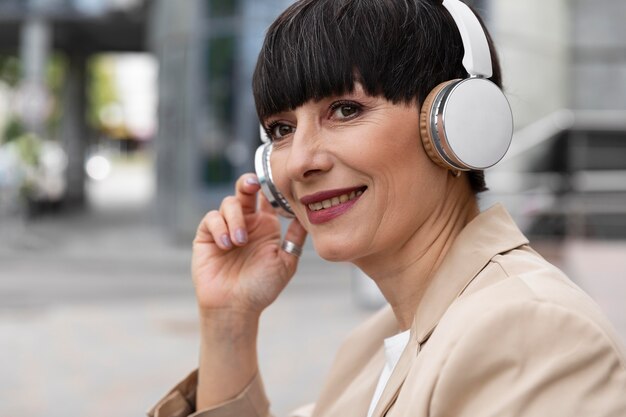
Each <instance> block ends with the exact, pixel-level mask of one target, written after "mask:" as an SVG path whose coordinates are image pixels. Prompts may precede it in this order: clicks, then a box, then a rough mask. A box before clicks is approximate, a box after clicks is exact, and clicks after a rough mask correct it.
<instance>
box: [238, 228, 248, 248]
mask: <svg viewBox="0 0 626 417" xmlns="http://www.w3.org/2000/svg"><path fill="white" fill-rule="evenodd" d="M235 240H236V241H237V243H239V244H240V245H241V244H244V243H246V241H247V240H248V234H247V233H246V231H245V230H243V229H237V230H236V231H235Z"/></svg>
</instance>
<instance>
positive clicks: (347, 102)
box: [330, 100, 363, 120]
mask: <svg viewBox="0 0 626 417" xmlns="http://www.w3.org/2000/svg"><path fill="white" fill-rule="evenodd" d="M343 106H349V107H353V108H354V109H355V110H356V113H355V114H354V115H352V116H348V117H347V118H346V119H347V120H351V119H353V118H354V117H356V116H358V115H359V114H360V112H361V111H362V110H363V106H362V105H360V104H359V103H356V102H354V101H350V100H341V101H336V102H334V103H333V104H331V105H330V111H331V114H332V113H334V112H336V111H337V110H338V109H340V108H341V107H343Z"/></svg>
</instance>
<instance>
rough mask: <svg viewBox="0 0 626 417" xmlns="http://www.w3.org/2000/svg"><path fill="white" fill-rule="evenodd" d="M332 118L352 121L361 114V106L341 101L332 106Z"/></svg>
mask: <svg viewBox="0 0 626 417" xmlns="http://www.w3.org/2000/svg"><path fill="white" fill-rule="evenodd" d="M331 110H332V117H334V118H337V119H340V120H341V119H352V118H353V117H356V116H358V115H359V114H360V112H361V106H360V105H359V104H357V103H354V102H349V101H347V102H346V101H340V102H337V103H333V105H332V106H331Z"/></svg>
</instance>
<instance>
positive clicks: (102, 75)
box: [87, 55, 126, 137]
mask: <svg viewBox="0 0 626 417" xmlns="http://www.w3.org/2000/svg"><path fill="white" fill-rule="evenodd" d="M87 79H88V81H87V108H88V110H87V121H88V123H89V125H90V126H91V127H92V128H94V129H97V130H101V131H106V132H107V133H108V134H109V135H110V136H113V137H124V135H125V134H126V132H125V129H124V126H123V124H121V123H120V120H119V117H116V116H115V115H114V114H112V113H113V112H114V111H115V110H114V109H119V97H118V94H117V90H116V87H115V66H114V63H113V60H112V58H111V57H109V56H106V55H100V56H96V57H93V58H91V59H90V60H89V61H88V64H87Z"/></svg>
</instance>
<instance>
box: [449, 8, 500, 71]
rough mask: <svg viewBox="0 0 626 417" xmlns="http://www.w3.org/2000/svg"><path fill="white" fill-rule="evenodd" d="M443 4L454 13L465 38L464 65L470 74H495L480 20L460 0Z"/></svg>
mask: <svg viewBox="0 0 626 417" xmlns="http://www.w3.org/2000/svg"><path fill="white" fill-rule="evenodd" d="M443 6H444V7H445V8H446V9H448V12H449V13H450V15H452V18H453V19H454V22H455V23H456V25H457V27H458V29H459V33H460V34H461V39H462V40H463V48H464V49H465V54H464V55H463V67H465V70H466V71H467V73H468V74H469V75H472V76H480V77H485V78H490V77H491V75H492V74H493V70H492V68H491V53H490V52H489V42H487V35H485V31H484V30H483V28H482V25H481V24H480V21H479V20H478V18H477V17H476V15H475V14H474V12H472V10H471V9H470V8H469V7H468V6H467V5H466V4H465V3H463V2H461V1H460V0H444V2H443Z"/></svg>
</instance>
